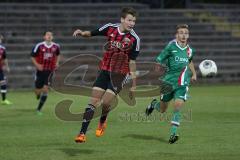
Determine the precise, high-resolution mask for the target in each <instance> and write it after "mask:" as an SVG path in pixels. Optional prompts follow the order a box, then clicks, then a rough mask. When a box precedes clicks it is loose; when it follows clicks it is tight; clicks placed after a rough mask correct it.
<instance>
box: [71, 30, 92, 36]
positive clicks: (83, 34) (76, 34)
mask: <svg viewBox="0 0 240 160" xmlns="http://www.w3.org/2000/svg"><path fill="white" fill-rule="evenodd" d="M73 36H74V37H77V36H82V37H91V36H92V35H91V32H90V31H82V30H80V29H77V30H75V31H74V32H73Z"/></svg>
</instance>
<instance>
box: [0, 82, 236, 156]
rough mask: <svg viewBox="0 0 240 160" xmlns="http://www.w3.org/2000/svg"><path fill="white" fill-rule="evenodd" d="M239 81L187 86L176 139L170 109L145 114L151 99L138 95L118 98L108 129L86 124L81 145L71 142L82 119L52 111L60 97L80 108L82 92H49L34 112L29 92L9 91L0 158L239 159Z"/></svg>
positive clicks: (0, 115) (0, 126) (0, 112)
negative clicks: (131, 99)
mask: <svg viewBox="0 0 240 160" xmlns="http://www.w3.org/2000/svg"><path fill="white" fill-rule="evenodd" d="M239 90H240V86H210V87H209V86H207V87H206V86H205V87H204V86H201V87H192V88H191V89H190V94H191V98H190V99H189V101H188V102H187V103H186V105H185V107H184V109H183V111H182V112H183V113H184V120H183V122H182V123H181V128H180V140H179V141H178V142H177V143H176V144H172V145H170V144H168V143H167V141H168V138H169V122H168V120H169V119H170V118H171V114H170V113H171V109H172V107H170V108H169V110H168V114H166V115H164V116H160V115H159V114H158V113H156V112H154V114H153V115H152V116H151V117H149V118H146V117H145V116H144V114H143V112H144V110H145V107H146V106H147V105H148V103H149V102H150V101H151V98H144V99H138V100H137V106H136V107H129V106H127V105H125V104H124V102H122V101H120V103H119V106H118V107H117V108H116V109H114V110H113V111H112V112H111V113H110V115H109V118H108V128H107V130H106V134H105V135H104V136H103V137H101V138H96V137H95V128H96V126H97V122H98V120H97V119H95V120H93V122H92V123H91V125H90V129H89V131H88V134H87V142H86V143H85V144H75V142H74V141H73V140H74V137H75V136H76V134H77V133H78V131H79V128H80V124H81V123H80V122H65V121H62V120H60V119H58V118H57V117H56V115H55V114H54V109H55V105H56V103H57V102H59V101H61V99H63V98H64V99H66V98H70V99H74V100H75V102H74V104H73V107H72V108H71V111H72V112H74V113H77V112H80V111H83V109H84V107H85V106H86V104H87V102H88V98H86V97H77V96H66V95H62V94H58V93H54V92H51V93H50V95H49V98H48V100H47V102H46V105H45V106H44V108H43V113H44V114H43V116H38V115H36V113H35V108H36V105H37V100H36V99H35V96H34V94H33V93H32V92H14V91H12V92H10V93H9V95H8V99H9V100H12V102H13V103H14V105H12V106H3V105H1V106H0V159H1V160H33V159H34V160H43V159H48V160H56V159H57V160H66V159H67V160H79V159H80V160H83V159H86V160H91V159H94V160H95V159H98V160H99V159H104V160H108V159H109V160H110V159H111V160H112V159H121V160H122V159H138V160H145V159H151V160H154V159H168V160H169V159H171V160H175V159H176V160H179V159H184V160H185V159H189V160H201V159H204V160H206V159H209V160H210V159H211V160H214V159H216V160H219V159H228V160H229V159H231V160H232V159H236V160H237V159H239V157H240V152H239V150H240V145H239V142H240V136H239V133H240V127H239V123H240V116H239V115H240V98H239V97H240V92H239Z"/></svg>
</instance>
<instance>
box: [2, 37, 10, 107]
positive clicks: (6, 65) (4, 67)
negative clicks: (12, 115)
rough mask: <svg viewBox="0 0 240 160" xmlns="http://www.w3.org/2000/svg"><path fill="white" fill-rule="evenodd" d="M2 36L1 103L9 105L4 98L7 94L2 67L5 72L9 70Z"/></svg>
mask: <svg viewBox="0 0 240 160" xmlns="http://www.w3.org/2000/svg"><path fill="white" fill-rule="evenodd" d="M2 40H3V36H2V35H0V85H1V94H2V104H4V105H10V104H12V103H11V102H10V101H9V100H7V99H6V94H7V81H6V78H5V76H4V73H3V69H5V70H6V71H7V72H9V71H10V69H9V67H8V61H7V56H6V48H5V47H4V46H2V45H1V44H2Z"/></svg>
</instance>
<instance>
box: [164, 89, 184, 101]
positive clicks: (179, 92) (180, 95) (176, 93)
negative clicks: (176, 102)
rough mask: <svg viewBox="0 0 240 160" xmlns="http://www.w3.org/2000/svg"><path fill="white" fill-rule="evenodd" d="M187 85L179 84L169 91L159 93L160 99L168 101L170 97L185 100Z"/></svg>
mask: <svg viewBox="0 0 240 160" xmlns="http://www.w3.org/2000/svg"><path fill="white" fill-rule="evenodd" d="M187 92H188V86H180V87H177V88H176V89H174V90H173V91H171V92H170V93H166V94H161V101H163V102H169V101H171V100H172V99H182V100H184V101H186V100H187Z"/></svg>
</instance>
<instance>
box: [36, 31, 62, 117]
mask: <svg viewBox="0 0 240 160" xmlns="http://www.w3.org/2000/svg"><path fill="white" fill-rule="evenodd" d="M43 38H44V41H43V42H40V43H38V44H37V45H36V46H35V47H34V48H33V50H32V53H31V57H32V58H31V59H32V62H33V64H34V66H35V67H36V69H37V72H36V79H35V88H36V90H35V93H36V96H37V99H40V101H39V104H38V107H37V113H38V114H39V115H41V114H42V113H41V109H42V106H43V105H44V103H45V101H46V100H47V95H48V85H49V82H50V76H51V73H52V72H53V71H54V70H55V69H56V68H57V66H58V62H59V55H60V47H59V45H58V44H56V43H54V42H53V41H52V40H53V33H52V32H50V31H47V32H45V33H44V37H43Z"/></svg>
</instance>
